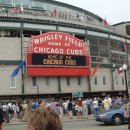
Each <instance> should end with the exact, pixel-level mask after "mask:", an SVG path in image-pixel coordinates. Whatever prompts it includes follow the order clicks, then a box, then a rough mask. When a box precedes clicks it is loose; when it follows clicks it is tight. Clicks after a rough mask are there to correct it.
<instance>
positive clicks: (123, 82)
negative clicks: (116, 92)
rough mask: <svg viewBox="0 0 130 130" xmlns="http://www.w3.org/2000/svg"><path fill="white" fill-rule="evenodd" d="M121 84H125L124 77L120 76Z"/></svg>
mask: <svg viewBox="0 0 130 130" xmlns="http://www.w3.org/2000/svg"><path fill="white" fill-rule="evenodd" d="M122 85H125V80H124V77H122Z"/></svg>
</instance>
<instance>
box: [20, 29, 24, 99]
mask: <svg viewBox="0 0 130 130" xmlns="http://www.w3.org/2000/svg"><path fill="white" fill-rule="evenodd" d="M22 34H23V28H22V27H21V30H20V35H21V60H22V61H23V44H22V43H23V35H22ZM22 99H23V100H24V67H23V68H22Z"/></svg>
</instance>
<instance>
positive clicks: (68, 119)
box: [4, 115, 94, 125]
mask: <svg viewBox="0 0 130 130" xmlns="http://www.w3.org/2000/svg"><path fill="white" fill-rule="evenodd" d="M93 119H94V116H93V115H87V116H86V118H85V119H77V117H76V116H73V118H72V119H70V118H69V117H63V119H61V120H62V122H70V121H85V120H93ZM26 123H27V122H25V121H20V120H19V119H13V120H10V123H4V125H20V124H26Z"/></svg>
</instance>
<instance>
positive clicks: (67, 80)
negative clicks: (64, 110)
mask: <svg viewBox="0 0 130 130" xmlns="http://www.w3.org/2000/svg"><path fill="white" fill-rule="evenodd" d="M66 82H67V86H70V78H69V77H67V78H66Z"/></svg>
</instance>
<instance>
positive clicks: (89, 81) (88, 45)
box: [85, 38, 92, 92]
mask: <svg viewBox="0 0 130 130" xmlns="http://www.w3.org/2000/svg"><path fill="white" fill-rule="evenodd" d="M85 41H86V38H85ZM86 43H87V48H88V52H89V58H90V44H89V40H87V42H86ZM89 61H90V76H89V77H88V86H89V91H90V92H91V74H92V73H91V58H90V59H89Z"/></svg>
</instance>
